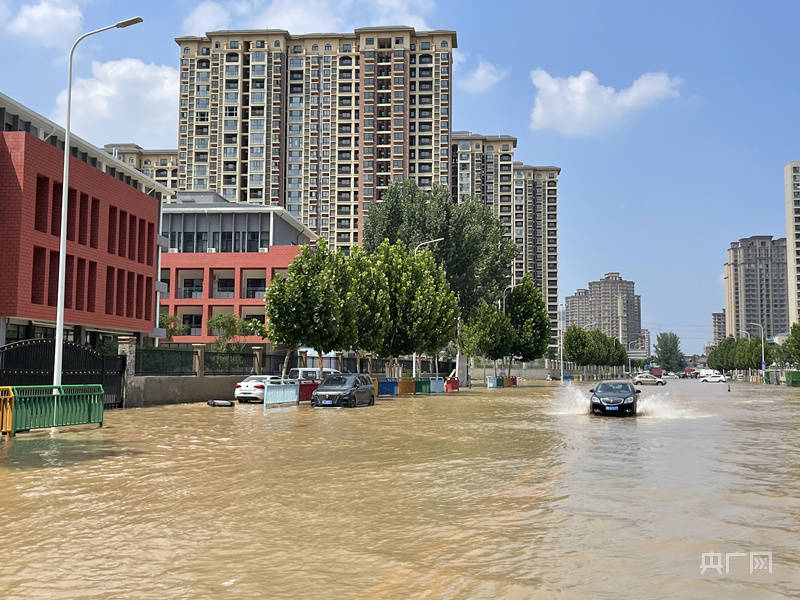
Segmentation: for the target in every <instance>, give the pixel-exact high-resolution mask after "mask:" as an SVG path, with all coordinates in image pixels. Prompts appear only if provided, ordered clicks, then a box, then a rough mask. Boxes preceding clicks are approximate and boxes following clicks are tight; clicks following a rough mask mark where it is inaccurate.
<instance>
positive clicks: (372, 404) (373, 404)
mask: <svg viewBox="0 0 800 600" xmlns="http://www.w3.org/2000/svg"><path fill="white" fill-rule="evenodd" d="M369 406H375V395H374V394H373V395H372V396H370V397H369Z"/></svg>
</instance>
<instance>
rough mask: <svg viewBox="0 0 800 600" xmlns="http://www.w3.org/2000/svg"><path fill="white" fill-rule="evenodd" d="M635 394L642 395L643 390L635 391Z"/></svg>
mask: <svg viewBox="0 0 800 600" xmlns="http://www.w3.org/2000/svg"><path fill="white" fill-rule="evenodd" d="M633 393H634V394H641V393H642V390H633Z"/></svg>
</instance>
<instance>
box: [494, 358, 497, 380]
mask: <svg viewBox="0 0 800 600" xmlns="http://www.w3.org/2000/svg"><path fill="white" fill-rule="evenodd" d="M494 376H495V377H497V359H494Z"/></svg>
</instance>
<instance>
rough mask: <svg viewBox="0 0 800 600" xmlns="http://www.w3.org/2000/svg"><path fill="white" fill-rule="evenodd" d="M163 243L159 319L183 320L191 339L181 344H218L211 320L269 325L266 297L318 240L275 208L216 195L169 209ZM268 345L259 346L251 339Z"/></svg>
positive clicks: (185, 198)
mask: <svg viewBox="0 0 800 600" xmlns="http://www.w3.org/2000/svg"><path fill="white" fill-rule="evenodd" d="M161 227H162V229H161V233H162V235H163V236H164V237H165V238H167V239H168V240H169V252H168V253H165V254H164V255H163V257H162V261H161V280H162V281H163V282H165V283H166V285H167V292H166V293H165V294H162V295H161V301H160V304H161V312H162V313H168V314H172V315H175V316H177V317H178V320H179V322H180V323H181V324H183V325H185V326H186V333H185V335H181V336H176V337H175V338H174V341H175V342H184V343H188V342H192V343H204V342H212V341H214V340H215V339H216V335H215V334H216V332H214V331H211V330H209V329H208V327H207V321H208V319H210V318H211V317H213V316H215V315H218V314H223V313H232V314H235V315H236V316H238V317H241V318H243V319H246V320H248V321H249V320H251V319H257V320H259V321H261V322H262V323H263V322H264V316H265V306H264V294H265V292H266V289H267V286H268V285H269V282H270V281H271V280H272V278H273V277H276V276H280V275H281V274H282V273H285V271H286V270H287V269H288V267H289V265H290V264H291V263H292V261H293V260H294V258H295V256H297V253H298V251H299V248H298V246H299V245H301V244H308V243H309V242H313V241H314V240H315V239H316V237H317V236H316V235H315V234H314V233H313V232H312V231H311V230H309V229H308V228H307V227H305V226H304V225H303V224H302V223H300V222H299V221H297V220H296V219H294V218H293V217H292V216H290V215H289V214H288V212H287V211H286V210H285V209H283V208H281V207H277V206H264V205H253V204H247V203H244V204H243V203H237V202H228V201H226V200H225V199H223V198H222V197H220V196H219V195H218V194H216V193H213V192H181V193H179V194H178V197H177V202H173V203H169V204H165V205H164V207H163V218H162V225H161ZM244 341H247V342H262V341H263V340H261V338H256V337H252V338H249V337H248V338H245V339H244Z"/></svg>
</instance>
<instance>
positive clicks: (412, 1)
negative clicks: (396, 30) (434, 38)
mask: <svg viewBox="0 0 800 600" xmlns="http://www.w3.org/2000/svg"><path fill="white" fill-rule="evenodd" d="M363 5H364V6H365V7H366V8H367V9H368V10H373V11H375V13H376V14H375V16H374V18H373V19H372V23H373V24H374V25H409V26H411V27H414V28H415V29H418V30H426V29H430V27H428V24H427V22H426V21H425V15H426V14H430V12H431V11H432V9H433V7H434V6H435V3H434V2H428V1H425V0H366V2H363Z"/></svg>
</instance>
